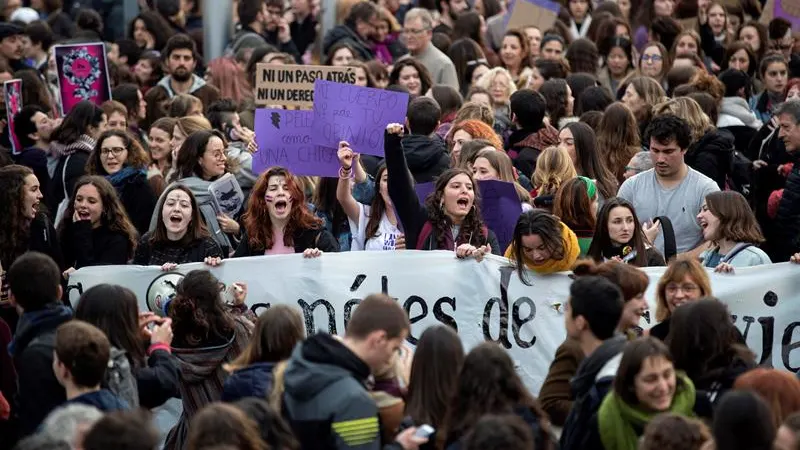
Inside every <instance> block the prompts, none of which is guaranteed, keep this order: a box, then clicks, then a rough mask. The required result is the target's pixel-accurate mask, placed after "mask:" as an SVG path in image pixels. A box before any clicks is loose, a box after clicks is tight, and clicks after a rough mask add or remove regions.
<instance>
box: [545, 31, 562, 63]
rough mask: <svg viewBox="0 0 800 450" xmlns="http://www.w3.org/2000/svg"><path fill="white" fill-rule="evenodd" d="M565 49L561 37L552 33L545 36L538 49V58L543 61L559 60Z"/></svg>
mask: <svg viewBox="0 0 800 450" xmlns="http://www.w3.org/2000/svg"><path fill="white" fill-rule="evenodd" d="M565 48H566V43H565V42H564V38H563V37H561V36H559V35H557V34H552V33H551V34H545V35H544V37H543V38H542V44H541V47H540V49H539V56H540V58H544V59H561V55H562V54H563V53H564V51H565Z"/></svg>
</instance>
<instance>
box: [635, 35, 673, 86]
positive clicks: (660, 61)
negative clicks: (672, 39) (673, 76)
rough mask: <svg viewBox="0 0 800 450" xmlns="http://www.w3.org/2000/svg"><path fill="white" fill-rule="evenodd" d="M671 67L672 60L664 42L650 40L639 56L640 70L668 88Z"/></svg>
mask: <svg viewBox="0 0 800 450" xmlns="http://www.w3.org/2000/svg"><path fill="white" fill-rule="evenodd" d="M671 68H672V61H671V60H670V57H669V52H668V51H667V48H666V47H664V44H662V43H660V42H650V43H648V44H647V45H646V46H645V47H644V50H642V56H640V57H639V72H641V74H642V75H644V76H646V77H650V78H652V79H654V80H656V81H658V82H659V83H660V84H661V86H662V87H663V88H664V89H666V88H667V73H668V72H669V69H671Z"/></svg>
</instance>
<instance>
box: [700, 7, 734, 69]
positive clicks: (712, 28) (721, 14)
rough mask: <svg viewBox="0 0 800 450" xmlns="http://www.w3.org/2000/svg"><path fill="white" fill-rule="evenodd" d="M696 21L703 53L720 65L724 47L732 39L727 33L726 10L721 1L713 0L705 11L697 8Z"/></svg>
mask: <svg viewBox="0 0 800 450" xmlns="http://www.w3.org/2000/svg"><path fill="white" fill-rule="evenodd" d="M697 21H698V23H699V25H700V40H701V43H702V46H703V53H705V54H706V55H708V57H709V58H711V60H712V61H713V62H714V64H716V65H717V66H720V65H722V59H723V57H724V56H725V47H727V45H728V44H730V42H731V41H732V39H731V36H730V35H729V34H728V11H727V10H726V9H725V6H724V5H723V4H722V3H719V2H716V1H714V2H711V3H710V4H709V6H708V8H707V9H706V10H705V11H703V9H702V8H698V15H697Z"/></svg>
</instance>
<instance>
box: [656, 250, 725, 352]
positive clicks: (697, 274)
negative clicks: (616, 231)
mask: <svg viewBox="0 0 800 450" xmlns="http://www.w3.org/2000/svg"><path fill="white" fill-rule="evenodd" d="M709 295H711V281H710V280H709V279H708V274H706V271H705V270H704V269H703V266H701V265H700V263H699V262H698V261H697V260H696V259H692V258H685V257H683V258H680V257H679V258H677V259H675V260H674V261H672V262H670V264H669V266H668V267H667V270H666V271H665V272H664V274H663V275H661V279H659V280H658V286H656V321H658V322H659V323H658V324H657V325H655V326H654V327H653V328H650V330H649V335H650V336H655V337H657V338H659V339H661V340H662V341H663V340H666V339H667V336H668V335H669V330H670V317H672V313H674V312H675V310H676V309H677V308H678V307H680V306H681V305H683V304H685V303H688V302H693V301H696V300H699V299H700V298H702V297H706V296H709Z"/></svg>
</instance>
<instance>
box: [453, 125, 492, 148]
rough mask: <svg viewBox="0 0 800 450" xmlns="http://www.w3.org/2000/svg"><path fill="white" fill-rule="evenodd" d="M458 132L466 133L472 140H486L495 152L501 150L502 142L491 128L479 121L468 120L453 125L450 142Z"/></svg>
mask: <svg viewBox="0 0 800 450" xmlns="http://www.w3.org/2000/svg"><path fill="white" fill-rule="evenodd" d="M458 130H464V131H466V132H467V133H469V135H470V136H472V139H486V140H487V141H489V142H490V143H491V144H492V147H494V148H495V150H503V142H502V141H501V140H500V138H499V137H498V136H497V133H495V132H494V130H493V129H492V127H490V126H489V125H487V124H485V123H484V122H482V121H480V120H477V119H470V120H465V121H463V122H459V123H457V124H455V125H453V128H452V130H450V134H449V136H450V140H451V141H452V140H453V135H455V134H456V131H458Z"/></svg>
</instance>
